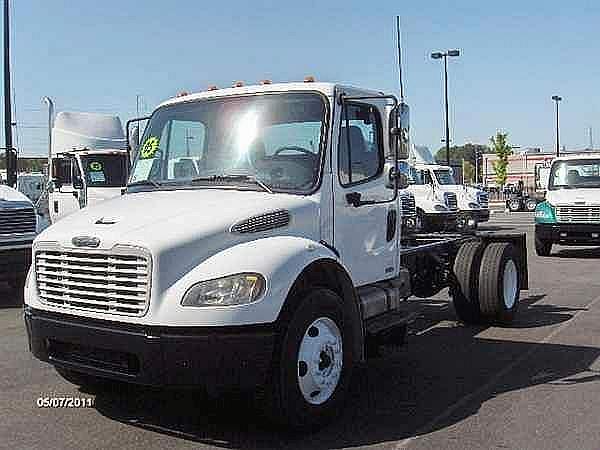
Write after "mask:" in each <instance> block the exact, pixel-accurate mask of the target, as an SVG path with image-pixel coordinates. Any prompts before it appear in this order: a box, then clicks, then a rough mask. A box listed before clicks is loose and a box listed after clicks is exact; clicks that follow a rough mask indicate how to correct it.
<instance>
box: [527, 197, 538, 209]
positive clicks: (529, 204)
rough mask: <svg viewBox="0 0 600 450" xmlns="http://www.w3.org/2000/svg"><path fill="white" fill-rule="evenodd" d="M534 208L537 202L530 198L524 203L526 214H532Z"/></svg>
mask: <svg viewBox="0 0 600 450" xmlns="http://www.w3.org/2000/svg"><path fill="white" fill-rule="evenodd" d="M536 207H537V202H536V201H535V200H534V199H532V198H530V199H529V200H527V202H525V209H526V210H527V211H528V212H534V211H535V208H536Z"/></svg>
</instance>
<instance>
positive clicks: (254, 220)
mask: <svg viewBox="0 0 600 450" xmlns="http://www.w3.org/2000/svg"><path fill="white" fill-rule="evenodd" d="M288 223H290V213H289V212H288V211H286V210H285V209H282V210H279V211H273V212H269V213H265V214H261V215H259V216H254V217H250V218H248V219H246V220H242V221H241V222H238V223H236V224H234V225H233V226H232V227H231V232H232V233H258V232H260V231H267V230H272V229H273V228H279V227H285V226H286V225H287V224H288Z"/></svg>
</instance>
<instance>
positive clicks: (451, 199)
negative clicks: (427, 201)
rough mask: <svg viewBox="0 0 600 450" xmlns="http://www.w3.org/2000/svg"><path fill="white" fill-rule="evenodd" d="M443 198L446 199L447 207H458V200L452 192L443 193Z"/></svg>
mask: <svg viewBox="0 0 600 450" xmlns="http://www.w3.org/2000/svg"><path fill="white" fill-rule="evenodd" d="M444 199H445V200H446V206H447V207H448V209H458V200H457V199H456V194H455V193H454V192H446V193H444Z"/></svg>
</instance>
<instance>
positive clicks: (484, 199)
mask: <svg viewBox="0 0 600 450" xmlns="http://www.w3.org/2000/svg"><path fill="white" fill-rule="evenodd" d="M477 202H478V203H479V205H480V206H481V207H482V208H484V209H487V208H489V206H490V196H489V194H488V193H487V192H479V193H478V194H477Z"/></svg>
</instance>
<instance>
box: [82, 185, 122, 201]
mask: <svg viewBox="0 0 600 450" xmlns="http://www.w3.org/2000/svg"><path fill="white" fill-rule="evenodd" d="M122 189H123V188H122V187H102V188H88V189H87V199H88V205H93V204H95V203H99V202H103V201H105V200H108V199H110V198H113V197H119V196H120V195H121V190H122Z"/></svg>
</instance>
